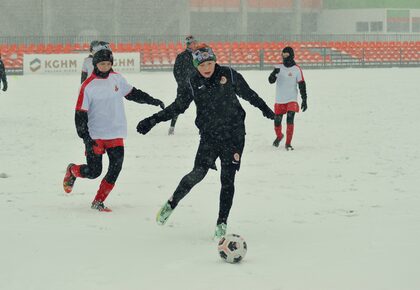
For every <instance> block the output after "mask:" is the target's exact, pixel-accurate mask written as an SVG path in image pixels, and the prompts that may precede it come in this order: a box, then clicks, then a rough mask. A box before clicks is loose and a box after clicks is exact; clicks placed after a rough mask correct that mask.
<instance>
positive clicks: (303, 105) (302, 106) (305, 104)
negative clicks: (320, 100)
mask: <svg viewBox="0 0 420 290" xmlns="http://www.w3.org/2000/svg"><path fill="white" fill-rule="evenodd" d="M300 108H301V109H302V112H305V111H306V109H307V108H308V104H307V102H306V98H305V99H302V104H301V105H300Z"/></svg>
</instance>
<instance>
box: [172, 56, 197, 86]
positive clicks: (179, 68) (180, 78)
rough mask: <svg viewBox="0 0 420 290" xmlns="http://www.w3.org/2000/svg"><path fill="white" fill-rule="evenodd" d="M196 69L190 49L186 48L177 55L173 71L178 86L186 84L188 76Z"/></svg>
mask: <svg viewBox="0 0 420 290" xmlns="http://www.w3.org/2000/svg"><path fill="white" fill-rule="evenodd" d="M196 71H197V70H196V68H195V67H194V65H193V57H192V54H191V50H190V49H188V48H187V49H186V50H184V51H183V52H181V53H180V54H178V55H177V57H176V60H175V64H174V71H173V72H174V77H175V80H176V82H177V84H178V86H182V85H184V84H186V83H187V81H188V79H189V78H190V76H192V75H193V74H195V73H196Z"/></svg>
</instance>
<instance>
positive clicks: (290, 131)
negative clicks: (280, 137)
mask: <svg viewBox="0 0 420 290" xmlns="http://www.w3.org/2000/svg"><path fill="white" fill-rule="evenodd" d="M294 128H295V125H294V124H287V129H286V144H288V145H290V144H291V143H292V138H293V131H294Z"/></svg>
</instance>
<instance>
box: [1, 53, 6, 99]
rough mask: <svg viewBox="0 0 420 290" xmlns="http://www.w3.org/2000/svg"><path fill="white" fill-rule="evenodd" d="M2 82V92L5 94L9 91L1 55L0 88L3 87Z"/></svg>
mask: <svg viewBox="0 0 420 290" xmlns="http://www.w3.org/2000/svg"><path fill="white" fill-rule="evenodd" d="M2 82H3V88H2V90H3V91H4V92H5V91H7V78H6V68H5V67H4V63H3V61H2V60H1V55H0V87H1V83H2Z"/></svg>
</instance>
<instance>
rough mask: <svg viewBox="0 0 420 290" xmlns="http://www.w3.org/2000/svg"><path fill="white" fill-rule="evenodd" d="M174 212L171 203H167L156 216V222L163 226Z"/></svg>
mask: <svg viewBox="0 0 420 290" xmlns="http://www.w3.org/2000/svg"><path fill="white" fill-rule="evenodd" d="M173 211H174V209H173V208H172V207H171V205H170V204H169V202H165V204H164V205H163V206H162V207H161V208H160V210H159V211H158V213H157V215H156V222H157V223H158V225H161V226H163V225H164V224H165V223H166V221H167V220H168V218H169V216H170V215H171V213H172V212H173Z"/></svg>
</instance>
